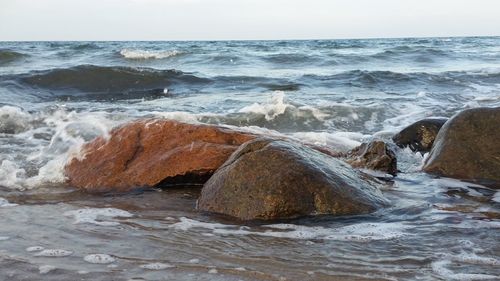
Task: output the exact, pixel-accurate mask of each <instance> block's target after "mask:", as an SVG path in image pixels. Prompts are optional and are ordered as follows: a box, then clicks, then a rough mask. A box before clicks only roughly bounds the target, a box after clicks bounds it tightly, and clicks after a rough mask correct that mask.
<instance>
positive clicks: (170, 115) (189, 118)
mask: <svg viewBox="0 0 500 281" xmlns="http://www.w3.org/2000/svg"><path fill="white" fill-rule="evenodd" d="M152 114H154V115H156V116H158V117H162V118H165V119H172V120H177V121H181V122H185V123H191V124H196V123H200V122H199V121H198V116H199V115H198V114H193V113H189V112H185V111H171V112H162V111H153V112H152Z"/></svg>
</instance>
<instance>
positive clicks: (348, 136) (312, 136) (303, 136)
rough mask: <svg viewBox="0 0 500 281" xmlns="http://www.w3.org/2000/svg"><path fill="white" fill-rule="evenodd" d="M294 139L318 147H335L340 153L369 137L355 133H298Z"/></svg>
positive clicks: (294, 135)
mask: <svg viewBox="0 0 500 281" xmlns="http://www.w3.org/2000/svg"><path fill="white" fill-rule="evenodd" d="M292 136H293V137H295V138H297V139H300V140H303V141H305V142H309V143H313V144H316V145H323V146H328V147H333V148H335V149H337V150H340V151H347V150H350V149H353V148H355V147H356V146H359V145H360V144H361V142H362V141H363V140H364V139H367V138H368V137H369V136H368V135H363V134H362V133H354V132H333V133H327V132H298V133H294V134H292Z"/></svg>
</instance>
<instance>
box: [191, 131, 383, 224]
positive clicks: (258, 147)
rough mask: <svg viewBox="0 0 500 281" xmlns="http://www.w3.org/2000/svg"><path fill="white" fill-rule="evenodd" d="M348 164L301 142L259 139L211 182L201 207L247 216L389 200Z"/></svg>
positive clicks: (362, 208)
mask: <svg viewBox="0 0 500 281" xmlns="http://www.w3.org/2000/svg"><path fill="white" fill-rule="evenodd" d="M386 202H387V201H386V200H385V199H384V198H383V196H382V194H381V193H380V191H379V190H378V189H377V188H375V187H373V186H372V185H370V184H369V183H368V182H366V181H364V180H363V179H361V177H360V174H358V173H357V172H356V171H355V170H353V169H352V168H351V167H350V166H349V165H347V164H346V163H344V162H342V161H340V160H338V159H336V158H333V157H330V156H328V155H326V154H324V153H321V152H319V151H317V150H314V149H311V148H309V147H307V146H303V145H300V144H296V143H292V142H288V141H283V140H270V139H262V138H261V139H256V140H252V141H249V142H247V143H245V144H244V145H242V146H241V147H240V148H239V149H238V150H237V151H236V152H234V153H233V155H231V157H230V158H229V159H228V160H227V161H226V163H224V165H223V166H221V167H220V168H219V169H218V170H217V171H216V172H215V174H214V175H213V176H212V177H211V178H210V179H209V180H208V181H207V182H206V183H205V185H204V186H203V189H202V191H201V195H200V198H199V199H198V209H199V210H202V211H208V212H214V213H220V214H225V215H229V216H233V217H236V218H239V219H242V220H251V219H262V220H267V219H278V218H279V219H282V218H294V217H299V216H307V215H313V214H333V215H355V214H365V213H369V212H372V211H375V210H376V209H377V208H379V207H382V206H384V205H385V204H386Z"/></svg>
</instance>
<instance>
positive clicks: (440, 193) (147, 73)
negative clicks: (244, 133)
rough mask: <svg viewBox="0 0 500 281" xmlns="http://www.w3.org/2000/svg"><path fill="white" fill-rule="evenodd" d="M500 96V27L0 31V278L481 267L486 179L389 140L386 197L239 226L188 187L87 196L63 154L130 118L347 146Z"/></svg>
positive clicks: (495, 249) (486, 230) (310, 276)
mask: <svg viewBox="0 0 500 281" xmlns="http://www.w3.org/2000/svg"><path fill="white" fill-rule="evenodd" d="M477 106H500V38H496V37H490V38H428V39H426V38H421V39H391V40H389V39H384V40H382V39H381V40H332V41H327V40H325V41H245V42H238V41H230V42H67V43H66V42H25V43H16V42H11V43H8V42H7V43H0V225H1V226H2V227H1V228H0V268H1V270H0V279H1V280H4V279H5V280H39V279H46V280H77V279H78V280H110V279H112V280H214V279H218V280H219V279H220V280H496V279H498V276H499V275H500V243H499V241H500V235H499V234H498V232H499V231H498V229H499V228H500V220H499V219H500V193H499V192H495V191H493V190H490V189H487V188H484V187H481V186H476V185H473V184H468V183H463V182H459V181H455V180H451V179H438V178H434V177H431V176H428V175H425V174H423V173H421V172H420V171H419V167H420V165H421V163H422V161H423V156H421V155H419V154H415V153H412V152H411V151H409V150H407V149H397V156H398V161H399V162H398V164H399V169H400V170H401V171H402V173H400V174H399V175H398V176H397V177H396V178H394V180H392V181H390V182H387V183H381V184H380V187H381V188H382V190H383V193H384V195H385V196H386V197H387V198H388V199H390V201H391V207H389V208H387V209H384V210H380V211H379V212H377V213H374V214H371V215H365V216H354V217H340V218H339V217H337V218H335V217H331V216H324V217H315V218H303V219H299V220H293V221H277V222H269V223H258V222H253V223H250V224H248V223H247V224H244V223H241V222H238V221H234V220H231V219H228V218H225V217H218V216H214V215H208V214H204V213H199V212H197V211H195V210H194V206H195V204H196V198H197V195H198V193H199V187H185V188H175V189H165V190H137V191H134V192H131V193H128V194H113V193H105V194H86V193H83V192H80V191H78V190H75V189H73V188H72V187H70V186H66V185H65V184H64V176H63V174H62V167H63V166H64V163H65V161H66V160H67V159H68V158H69V157H71V156H72V155H76V154H77V153H78V151H79V147H80V145H81V144H82V143H83V142H84V141H88V140H91V139H92V138H94V137H95V136H98V135H104V134H107V132H108V131H109V130H110V129H111V128H112V127H113V126H116V125H118V124H121V123H124V122H127V121H130V120H133V119H136V118H140V117H164V118H172V119H177V120H182V121H186V122H202V123H212V124H224V125H228V126H240V127H243V128H244V129H247V130H252V131H259V132H266V133H270V134H285V135H288V136H292V137H295V138H299V139H302V140H306V141H309V142H315V143H319V144H325V145H330V146H332V147H334V148H336V149H339V150H347V149H350V148H352V147H354V146H356V145H358V144H359V143H360V142H362V141H365V140H369V139H370V138H372V137H378V138H382V139H386V140H389V139H390V137H391V136H392V135H393V134H394V133H395V132H397V131H398V130H399V129H401V128H402V127H404V126H406V125H408V124H410V123H412V122H414V121H416V120H419V119H421V118H424V117H427V116H445V117H449V116H451V115H453V114H454V113H455V112H457V111H459V110H463V109H466V108H471V107H477Z"/></svg>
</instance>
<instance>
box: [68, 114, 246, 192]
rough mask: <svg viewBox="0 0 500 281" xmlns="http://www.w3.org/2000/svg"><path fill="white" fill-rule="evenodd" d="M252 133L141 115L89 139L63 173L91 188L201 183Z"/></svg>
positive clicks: (126, 188) (70, 181)
mask: <svg viewBox="0 0 500 281" xmlns="http://www.w3.org/2000/svg"><path fill="white" fill-rule="evenodd" d="M254 137H255V136H254V135H253V134H250V133H246V132H240V131H236V130H233V129H227V128H224V127H219V126H214V125H201V124H187V123H181V122H178V121H173V120H164V119H163V120H162V119H147V120H139V121H135V122H131V123H128V124H125V125H124V126H121V127H118V128H115V129H113V130H112V131H111V132H110V136H109V139H106V138H104V137H98V138H96V139H94V140H93V141H91V142H89V143H87V144H86V145H85V146H84V147H83V150H82V154H83V155H82V156H83V157H76V158H73V159H72V160H71V161H70V162H69V163H68V164H67V165H66V167H65V174H66V176H67V178H68V183H69V184H70V185H71V186H75V187H79V188H85V189H87V190H101V189H103V190H106V189H114V190H123V191H125V190H129V189H132V188H135V187H152V186H162V185H175V184H193V183H195V184H202V183H204V182H205V181H206V180H207V179H208V177H210V175H211V174H212V173H213V172H214V171H215V170H216V169H217V168H218V167H219V166H220V165H222V164H223V163H224V162H225V161H226V160H227V158H228V157H229V156H230V155H231V153H233V152H234V151H235V150H236V149H237V148H238V147H239V146H240V145H241V144H242V143H244V142H246V141H248V140H250V139H253V138H254Z"/></svg>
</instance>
